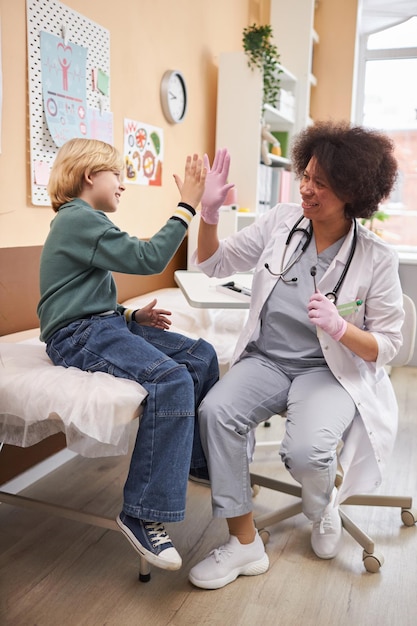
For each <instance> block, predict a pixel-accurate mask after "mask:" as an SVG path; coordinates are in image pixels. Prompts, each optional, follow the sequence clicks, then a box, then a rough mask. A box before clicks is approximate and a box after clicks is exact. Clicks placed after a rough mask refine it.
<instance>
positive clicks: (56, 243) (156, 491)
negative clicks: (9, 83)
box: [38, 139, 227, 570]
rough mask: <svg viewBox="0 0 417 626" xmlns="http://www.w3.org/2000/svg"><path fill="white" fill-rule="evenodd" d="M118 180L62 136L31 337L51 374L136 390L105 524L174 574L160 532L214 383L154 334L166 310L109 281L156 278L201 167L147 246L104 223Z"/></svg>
mask: <svg viewBox="0 0 417 626" xmlns="http://www.w3.org/2000/svg"><path fill="white" fill-rule="evenodd" d="M123 171H124V162H123V159H122V157H121V155H120V154H119V152H118V151H117V150H116V149H115V148H113V147H112V146H110V145H109V144H106V143H104V142H101V141H97V140H93V139H72V140H70V141H68V142H67V143H66V144H64V145H63V146H62V147H61V148H60V150H59V151H58V155H57V157H56V160H55V162H54V165H53V167H52V171H51V176H50V181H49V185H48V193H49V195H50V199H51V203H52V208H53V210H54V211H55V212H56V216H55V218H54V219H53V220H52V223H51V228H50V232H49V234H48V237H47V239H46V241H45V245H44V248H43V252H42V257H41V266H40V290H41V298H40V302H39V305H38V315H39V319H40V327H41V339H42V340H43V341H45V342H46V349H47V353H48V355H49V357H50V358H51V360H52V361H53V363H54V364H55V365H63V366H64V367H70V366H73V367H78V368H80V369H82V370H88V371H90V372H95V371H101V372H106V373H109V374H112V375H114V376H119V377H122V378H128V379H131V380H134V381H136V382H138V383H139V384H140V385H142V386H143V387H144V388H145V389H146V391H147V392H148V395H147V398H146V400H145V402H144V407H143V414H142V417H141V419H140V425H139V430H138V434H137V438H136V443H135V447H134V450H133V453H132V458H131V462H130V468H129V473H128V476H127V480H126V483H125V486H124V502H123V511H122V512H121V513H120V515H119V516H118V518H117V523H118V525H119V526H120V528H121V530H122V531H123V533H124V534H125V536H126V537H127V538H128V539H129V541H130V543H131V544H132V545H133V547H134V548H135V549H136V550H137V551H138V552H139V553H140V554H141V555H142V556H144V557H145V558H146V559H147V560H148V561H149V562H150V563H152V564H154V565H156V566H158V567H162V568H163V569H169V570H175V569H178V568H179V567H181V557H180V555H179V554H178V552H177V550H176V549H175V548H174V546H173V544H172V542H171V540H170V537H169V536H168V534H167V532H166V530H165V528H164V525H163V523H164V522H177V521H181V520H182V519H183V518H184V513H185V495H186V488H187V479H188V475H189V472H190V468H191V471H192V470H198V468H201V471H203V472H206V461H205V457H204V453H203V451H202V448H201V443H200V439H199V432H198V427H197V422H196V410H197V407H198V405H199V403H200V401H201V399H202V398H203V397H204V395H205V394H206V393H207V391H208V390H209V389H210V388H211V387H212V386H213V384H214V383H215V382H216V381H217V379H218V363H217V358H216V354H215V351H214V349H213V347H212V346H211V345H210V344H208V343H207V342H206V341H204V340H202V339H198V340H197V341H196V340H194V339H189V338H187V337H185V336H183V335H180V334H177V333H171V332H166V330H167V329H168V328H169V325H170V323H171V322H170V320H169V319H168V318H167V317H166V316H167V315H170V312H169V311H166V310H163V309H156V308H155V305H156V300H153V301H152V302H150V303H149V304H148V305H147V306H145V307H143V309H139V310H137V311H130V310H127V309H125V308H123V307H122V306H121V305H120V304H118V302H117V292H116V285H115V282H114V279H113V277H112V273H111V272H113V271H115V272H122V273H127V274H142V275H149V274H158V273H160V272H162V271H163V270H164V268H165V267H166V266H167V264H168V263H169V261H170V259H171V258H172V256H173V255H174V253H175V252H176V250H177V249H178V247H179V245H180V244H181V242H182V240H183V239H184V237H185V234H186V232H187V228H188V225H189V223H190V222H191V220H192V218H193V216H194V215H195V210H196V208H197V206H198V204H199V203H200V200H201V199H202V196H203V192H204V190H205V181H206V176H207V168H205V167H203V163H202V160H201V159H199V158H198V157H197V155H194V156H193V157H190V156H189V157H187V159H186V164H185V176H184V182H182V181H181V179H180V178H179V177H178V176H175V180H176V182H177V185H178V188H179V190H180V202H179V203H178V206H177V208H176V210H175V211H174V213H173V215H172V216H171V217H170V218H169V219H168V221H167V222H166V224H165V225H164V226H163V227H162V228H161V229H160V230H159V231H158V232H157V233H156V234H155V235H154V236H153V237H151V239H149V240H148V241H142V240H140V239H138V238H137V237H135V236H131V235H129V234H128V233H127V232H123V231H121V230H120V229H119V228H118V227H117V226H116V225H115V224H113V222H111V220H110V219H109V218H108V215H107V214H108V213H114V212H115V211H116V210H117V208H118V204H119V201H120V198H121V195H122V193H123V191H124V190H125V186H124V184H123ZM209 174H210V178H211V182H210V183H209V185H208V186H207V189H206V193H209V196H208V200H207V201H208V202H209V203H213V202H215V203H219V202H220V204H221V203H222V199H224V197H223V193H224V195H225V194H226V192H227V188H226V186H225V185H223V183H222V181H223V180H224V176H223V175H222V176H220V174H221V172H216V170H215V169H213V170H212V172H210V173H209ZM213 190H214V191H216V190H217V191H218V190H220V191H221V193H220V195H219V194H217V195H216V193H214V194H213ZM203 204H204V203H203ZM97 419H100V416H99V415H97Z"/></svg>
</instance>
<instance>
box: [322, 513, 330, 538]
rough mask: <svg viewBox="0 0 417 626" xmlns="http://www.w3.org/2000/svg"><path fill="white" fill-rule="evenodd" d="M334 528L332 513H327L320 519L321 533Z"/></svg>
mask: <svg viewBox="0 0 417 626" xmlns="http://www.w3.org/2000/svg"><path fill="white" fill-rule="evenodd" d="M332 530H333V523H332V516H331V514H330V513H327V515H324V516H323V517H322V518H321V520H320V524H319V533H320V535H325V534H326V532H329V531H332Z"/></svg>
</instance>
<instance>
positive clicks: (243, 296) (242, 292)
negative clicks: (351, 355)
mask: <svg viewBox="0 0 417 626" xmlns="http://www.w3.org/2000/svg"><path fill="white" fill-rule="evenodd" d="M216 289H217V291H220V292H221V293H227V294H228V295H230V296H233V297H234V298H237V299H238V300H242V301H243V302H250V298H251V295H252V292H251V289H249V288H248V287H245V286H244V285H241V284H240V283H237V282H235V281H234V280H230V281H228V282H227V283H222V284H220V285H216Z"/></svg>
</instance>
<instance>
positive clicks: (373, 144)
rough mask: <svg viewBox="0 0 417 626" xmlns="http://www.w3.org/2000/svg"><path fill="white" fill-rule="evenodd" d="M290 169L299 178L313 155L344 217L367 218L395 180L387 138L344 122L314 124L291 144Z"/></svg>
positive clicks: (392, 160) (391, 149) (392, 156)
mask: <svg viewBox="0 0 417 626" xmlns="http://www.w3.org/2000/svg"><path fill="white" fill-rule="evenodd" d="M291 152H292V169H293V171H294V172H295V175H296V177H297V178H301V177H302V175H303V173H304V170H305V168H306V167H307V165H308V163H309V161H310V159H311V158H312V157H313V156H314V157H315V158H316V160H317V164H318V165H319V167H320V168H321V169H322V170H323V173H324V175H325V176H326V178H327V180H328V182H329V185H330V187H331V188H332V190H333V192H334V193H335V194H336V195H337V196H338V198H340V199H341V200H343V201H344V202H346V205H345V215H346V217H347V218H348V219H352V218H354V217H363V218H370V217H371V216H372V215H373V214H374V213H375V211H377V210H378V205H379V203H380V202H381V201H382V200H384V199H385V198H387V197H388V196H389V194H390V191H391V189H392V187H393V185H394V183H395V180H396V177H397V161H396V159H395V157H394V144H393V142H392V141H391V139H390V138H389V137H387V135H385V134H384V133H382V132H379V131H376V130H370V129H365V128H363V127H362V126H352V125H350V124H349V123H348V122H317V123H316V124H314V125H313V126H309V127H308V128H306V129H305V130H303V131H301V133H299V134H298V135H297V136H296V137H295V139H294V142H293V144H292V150H291Z"/></svg>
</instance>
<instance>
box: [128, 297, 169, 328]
mask: <svg viewBox="0 0 417 626" xmlns="http://www.w3.org/2000/svg"><path fill="white" fill-rule="evenodd" d="M156 303H157V300H156V298H155V299H154V300H152V302H149V304H147V305H146V306H144V307H142V308H141V309H137V311H135V322H136V323H137V324H141V325H142V326H154V327H155V328H161V329H162V330H167V329H168V328H169V327H170V326H171V324H172V322H171V320H169V319H168V318H167V317H165V316H166V315H172V314H171V311H165V309H155V305H156Z"/></svg>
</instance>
